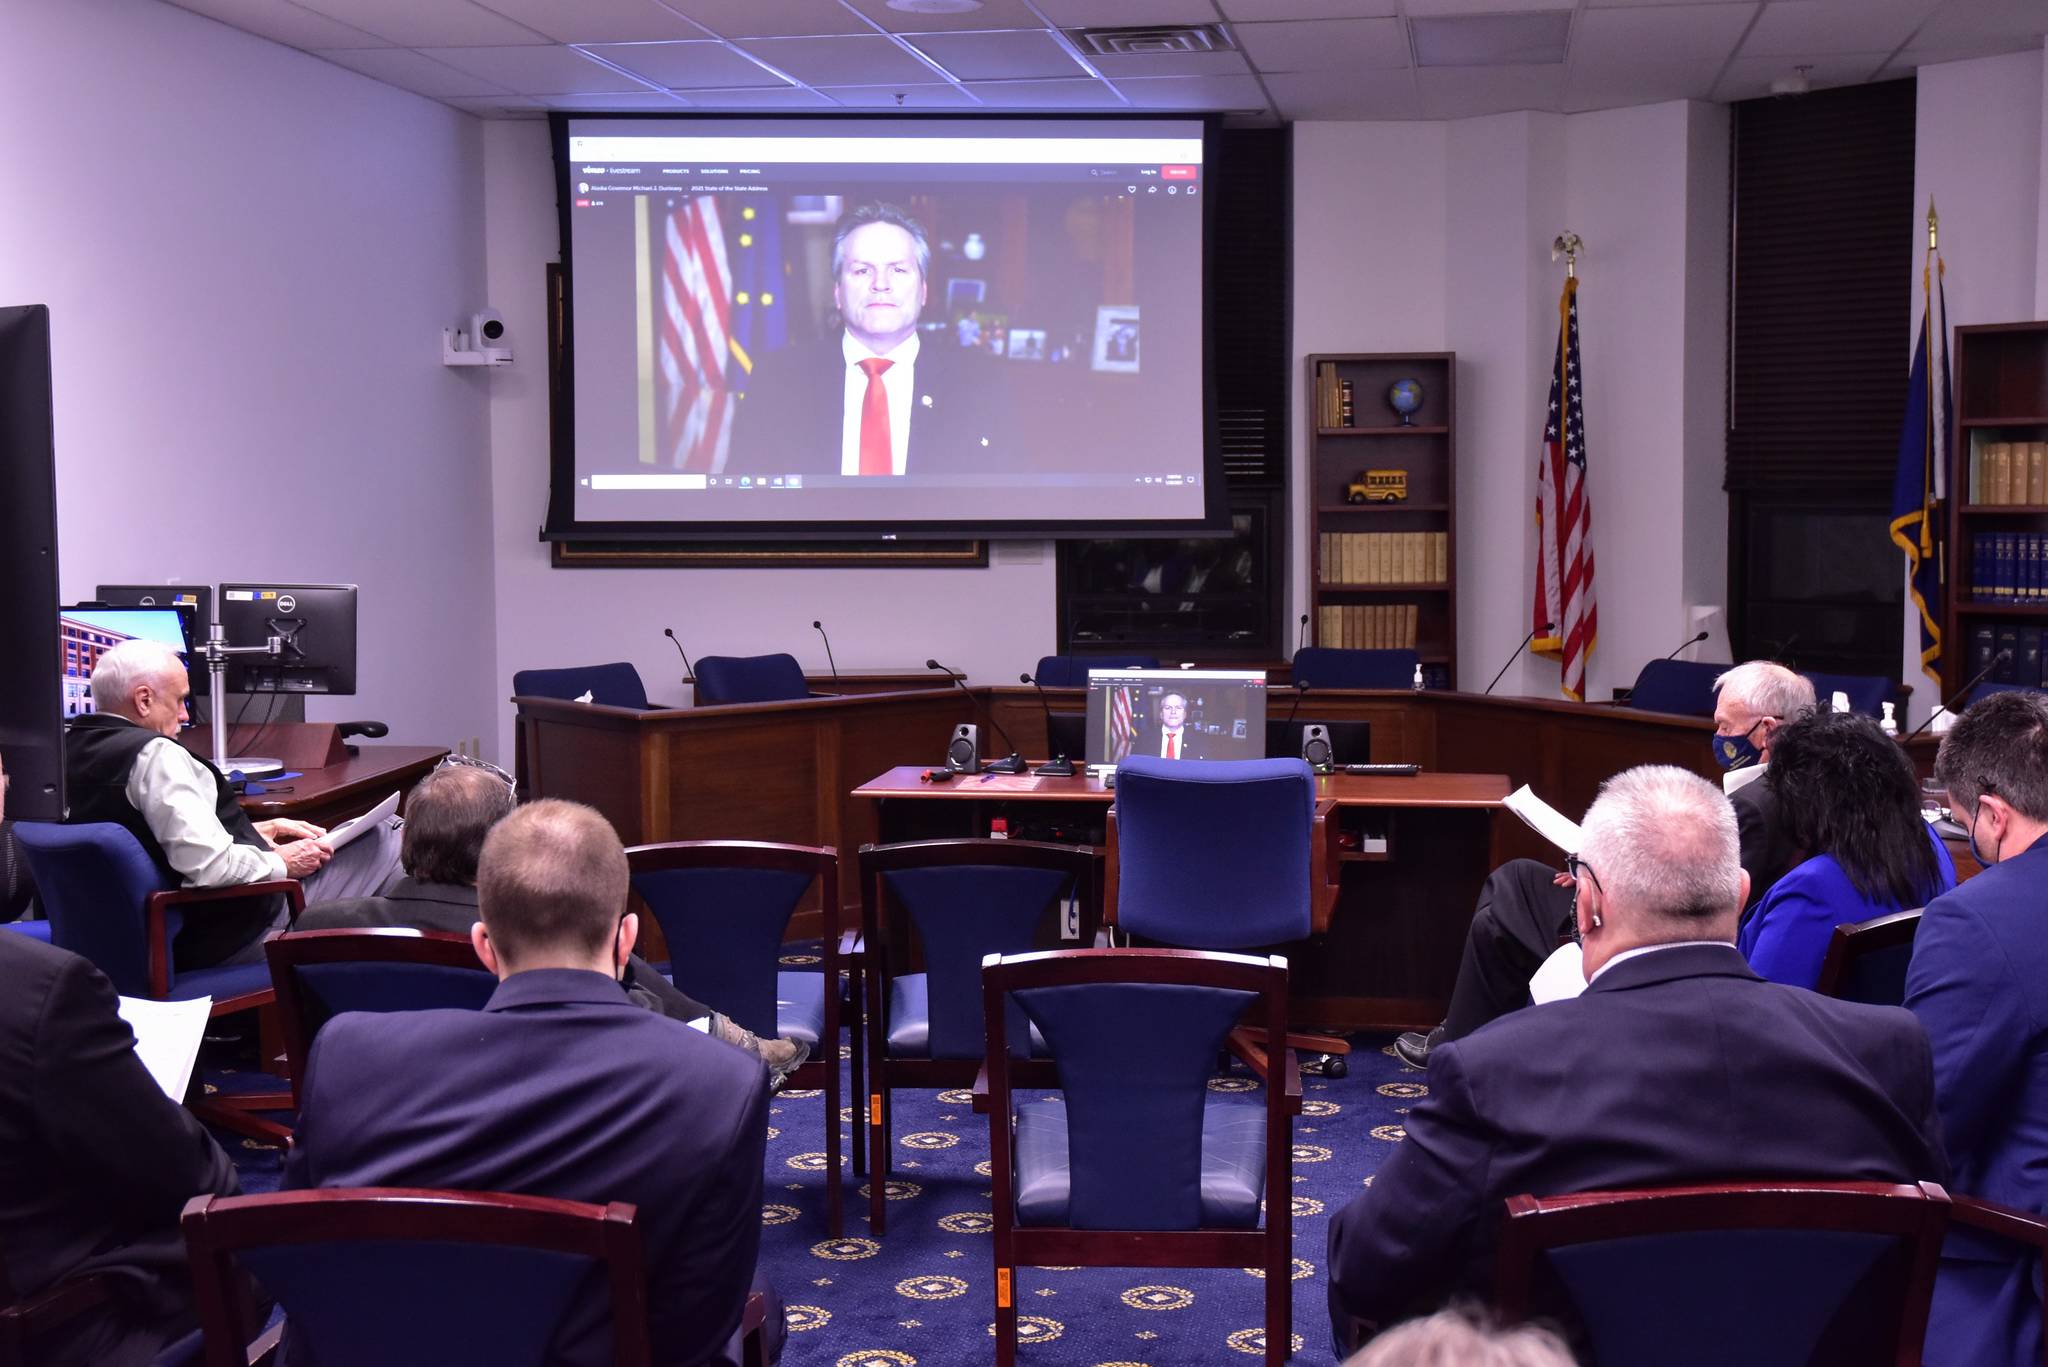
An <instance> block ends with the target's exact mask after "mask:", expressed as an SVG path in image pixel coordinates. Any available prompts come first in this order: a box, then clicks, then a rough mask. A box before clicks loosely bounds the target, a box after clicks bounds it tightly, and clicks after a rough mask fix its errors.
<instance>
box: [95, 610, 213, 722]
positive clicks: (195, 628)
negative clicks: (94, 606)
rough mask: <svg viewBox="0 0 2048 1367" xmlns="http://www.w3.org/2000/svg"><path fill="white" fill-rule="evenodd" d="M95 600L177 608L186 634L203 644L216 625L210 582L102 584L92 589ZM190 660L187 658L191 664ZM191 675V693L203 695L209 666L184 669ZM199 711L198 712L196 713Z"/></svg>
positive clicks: (188, 637)
mask: <svg viewBox="0 0 2048 1367" xmlns="http://www.w3.org/2000/svg"><path fill="white" fill-rule="evenodd" d="M92 596H93V600H94V601H95V602H100V603H105V604H107V606H109V607H116V608H176V609H178V611H180V612H182V613H184V614H185V615H186V616H185V637H186V639H187V640H189V641H191V642H192V644H193V645H195V646H196V645H203V644H205V641H206V633H207V629H208V628H210V627H211V626H212V625H213V585H211V584H101V585H100V586H99V587H98V588H96V589H94V590H93V594H92ZM190 663H191V662H190V661H187V664H188V665H189V664H190ZM185 672H186V673H187V674H190V675H191V676H192V693H193V696H195V697H204V696H205V695H206V691H207V680H206V666H205V665H204V664H203V663H202V664H201V665H200V666H199V667H198V668H197V669H190V668H188V669H187V670H186V671H185ZM195 715H196V714H195Z"/></svg>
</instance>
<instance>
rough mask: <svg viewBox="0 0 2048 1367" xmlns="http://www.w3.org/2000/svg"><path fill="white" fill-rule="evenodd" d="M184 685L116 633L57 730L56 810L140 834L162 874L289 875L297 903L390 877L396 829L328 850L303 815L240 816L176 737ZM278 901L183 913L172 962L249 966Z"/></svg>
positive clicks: (157, 652)
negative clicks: (299, 887)
mask: <svg viewBox="0 0 2048 1367" xmlns="http://www.w3.org/2000/svg"><path fill="white" fill-rule="evenodd" d="M190 693H191V685H190V681H189V680H188V679H187V677H186V674H185V666H184V664H183V662H182V661H180V660H179V658H178V655H177V652H176V651H174V650H172V649H171V648H170V647H168V646H165V645H163V644H161V643H159V642H156V641H143V640H133V641H123V642H122V643H121V644H119V645H117V646H115V647H114V648H113V649H112V650H109V651H108V652H107V653H106V654H104V655H102V656H100V659H99V663H98V664H96V665H94V666H93V671H92V700H93V706H94V707H95V708H96V709H97V710H96V711H93V712H89V713H87V714H85V715H84V716H81V717H75V718H73V719H72V721H71V723H70V724H69V726H68V727H66V729H65V733H64V783H65V788H66V793H67V797H68V798H69V801H70V804H71V805H70V811H69V812H68V813H67V819H68V820H70V821H74V822H86V821H111V822H113V823H114V824H115V825H118V826H121V827H124V828H126V829H127V831H128V832H129V833H130V834H131V835H133V836H134V837H135V838H136V840H138V841H139V842H141V845H142V848H143V850H144V851H145V852H147V853H148V855H149V857H150V859H151V860H152V861H154V862H155V864H156V866H157V868H158V869H159V870H160V871H161V872H162V873H163V875H164V877H165V878H166V880H168V881H173V882H181V883H184V884H186V885H187V886H190V887H199V888H227V887H236V886H239V885H241V884H243V883H261V882H265V881H268V880H271V879H279V878H296V879H298V880H300V881H301V882H302V883H304V884H305V885H306V900H307V901H309V902H312V901H324V900H327V899H330V898H337V897H363V896H369V895H371V894H374V893H377V892H381V891H382V890H383V888H384V885H385V884H386V883H388V882H390V881H391V880H392V879H393V878H394V877H396V876H397V874H398V836H397V834H396V832H395V831H393V830H391V829H390V828H389V827H384V828H380V829H378V830H374V831H369V832H366V833H365V834H363V835H362V836H361V837H359V838H358V839H356V840H355V841H353V842H352V843H350V844H349V845H348V846H346V847H345V848H344V849H343V850H342V852H341V853H340V854H339V855H337V854H336V853H335V852H334V851H332V850H330V849H329V848H328V847H327V846H326V845H325V844H324V843H322V841H321V837H322V836H324V835H326V834H327V832H326V831H325V830H324V829H322V828H321V827H319V826H315V825H313V824H312V823H310V822H305V821H293V820H290V819H289V818H284V817H280V818H278V819H276V820H274V821H251V820H250V819H249V817H248V814H247V813H245V812H244V811H243V810H242V807H241V804H240V803H239V802H237V801H236V799H235V794H234V793H233V792H232V791H231V790H230V789H229V787H228V785H227V781H226V780H225V779H224V778H223V777H222V776H221V773H220V771H219V770H218V769H215V768H214V767H213V766H212V765H211V764H209V763H207V762H206V761H205V760H203V759H201V758H199V756H197V755H195V754H193V753H192V752H191V751H190V750H187V749H186V748H185V747H184V746H182V745H180V744H179V743H178V740H177V736H178V729H179V728H180V727H181V726H183V725H184V723H185V721H186V718H187V714H186V710H185V704H186V700H187V698H188V697H189V696H190ZM284 914H285V910H284V903H283V900H282V899H281V898H255V897H252V898H249V899H246V900H238V901H232V902H223V903H220V904H218V905H217V906H213V907H209V908H207V909H206V911H205V913H204V914H203V915H193V916H192V917H190V918H189V919H188V920H187V921H186V923H185V927H184V929H183V930H182V931H181V932H180V933H179V935H178V938H177V941H176V943H175V944H174V945H173V947H172V954H173V957H174V959H175V962H176V964H177V966H178V967H179V968H180V969H191V968H206V967H210V966H212V965H214V964H221V963H245V962H247V963H254V962H258V961H260V959H261V958H262V954H263V935H264V932H265V931H268V930H271V929H273V928H281V927H282V926H283V924H284V920H283V918H284Z"/></svg>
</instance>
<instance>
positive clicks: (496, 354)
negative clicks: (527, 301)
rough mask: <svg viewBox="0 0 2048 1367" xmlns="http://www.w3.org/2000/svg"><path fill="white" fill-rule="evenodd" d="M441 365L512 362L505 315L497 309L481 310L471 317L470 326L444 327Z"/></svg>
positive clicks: (506, 363) (509, 363)
mask: <svg viewBox="0 0 2048 1367" xmlns="http://www.w3.org/2000/svg"><path fill="white" fill-rule="evenodd" d="M441 364H442V365H511V364H512V340H511V335H510V334H509V333H508V332H506V330H505V315H504V314H502V313H499V312H498V311H497V310H496V309H490V308H486V309H478V310H477V311H476V312H475V313H472V314H471V315H470V316H469V326H468V327H467V328H442V329H441Z"/></svg>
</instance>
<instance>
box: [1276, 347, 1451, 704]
mask: <svg viewBox="0 0 2048 1367" xmlns="http://www.w3.org/2000/svg"><path fill="white" fill-rule="evenodd" d="M1307 364H1308V385H1307V394H1308V421H1307V430H1308V471H1307V479H1306V481H1305V483H1306V485H1307V488H1306V490H1305V494H1304V497H1305V499H1306V504H1307V514H1308V515H1307V518H1306V524H1307V526H1308V529H1309V532H1310V535H1309V537H1308V543H1307V544H1308V555H1309V565H1308V568H1309V605H1308V606H1309V614H1310V615H1309V623H1310V630H1311V632H1312V633H1313V640H1314V641H1315V643H1316V644H1317V645H1320V646H1339V647H1359V648H1367V649H1370V648H1373V647H1377V646H1392V647H1410V646H1412V647H1413V648H1414V649H1415V650H1416V651H1417V652H1418V653H1419V654H1420V655H1421V656H1422V670H1423V677H1424V679H1425V681H1426V682H1427V683H1428V685H1429V686H1430V687H1431V688H1454V687H1456V686H1457V680H1458V658H1457V656H1458V575H1457V564H1458V559H1457V537H1456V527H1457V516H1456V514H1457V502H1456V499H1457V491H1456V480H1455V479H1454V478H1453V472H1454V471H1455V470H1456V468H1457V459H1456V458H1457V430H1456V429H1457V393H1456V383H1457V357H1456V355H1455V353H1452V352H1448V351H1417V352H1373V353H1367V352H1344V353H1321V354H1317V355H1312V356H1310V357H1309V358H1308V362H1307ZM1403 379H1407V380H1414V381H1416V382H1417V383H1419V384H1420V385H1421V386H1422V404H1421V406H1420V407H1419V408H1418V409H1416V411H1415V412H1414V413H1413V414H1411V415H1410V417H1411V420H1412V421H1411V422H1409V423H1405V424H1404V423H1402V422H1401V415H1400V414H1398V413H1396V412H1395V411H1394V409H1393V408H1392V407H1391V406H1390V405H1389V403H1388V401H1387V392H1388V390H1389V389H1390V388H1391V387H1392V386H1393V384H1394V382H1395V381H1396V380H1403ZM1345 382H1348V383H1349V387H1350V398H1351V402H1350V411H1349V418H1350V422H1349V423H1348V424H1347V423H1346V422H1345V421H1344V417H1345V414H1344V412H1343V410H1342V405H1341V403H1340V402H1339V401H1338V399H1337V397H1336V396H1337V394H1338V393H1339V391H1340V388H1341V386H1342V385H1343V384H1344V383H1345ZM1354 484H1364V485H1366V486H1367V487H1366V488H1365V489H1364V490H1363V493H1364V496H1365V498H1366V499H1367V500H1368V501H1365V502H1354V501H1352V498H1351V495H1350V491H1351V487H1352V486H1353V485H1354ZM1395 488H1398V489H1399V491H1400V492H1399V496H1398V497H1390V496H1389V495H1391V494H1392V493H1393V490H1394V489H1395Z"/></svg>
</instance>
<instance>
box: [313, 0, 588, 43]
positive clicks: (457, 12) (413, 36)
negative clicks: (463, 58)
mask: <svg viewBox="0 0 2048 1367" xmlns="http://www.w3.org/2000/svg"><path fill="white" fill-rule="evenodd" d="M299 3H301V4H303V5H305V7H306V8H307V9H309V10H313V11H315V12H317V13H320V14H324V15H326V16H327V17H328V18H330V19H339V20H340V21H341V22H342V23H344V24H348V25H349V26H351V27H353V28H359V29H362V30H364V31H365V32H368V33H374V34H376V35H377V36H378V37H379V38H383V39H386V40H388V41H390V42H393V43H397V44H398V45H399V46H400V47H474V46H482V45H484V44H496V45H503V44H507V43H545V42H547V41H548V39H547V35H546V34H542V33H535V32H534V31H533V30H532V29H530V28H528V27H526V26H525V25H524V24H515V23H514V22H512V21H511V20H510V19H507V18H506V17H505V16H504V15H502V14H498V13H495V12H494V11H491V10H487V9H485V8H484V7H483V6H482V5H477V4H472V3H471V2H470V0H433V3H431V4H423V3H421V0H299Z"/></svg>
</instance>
